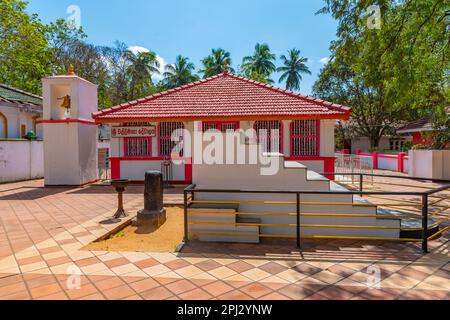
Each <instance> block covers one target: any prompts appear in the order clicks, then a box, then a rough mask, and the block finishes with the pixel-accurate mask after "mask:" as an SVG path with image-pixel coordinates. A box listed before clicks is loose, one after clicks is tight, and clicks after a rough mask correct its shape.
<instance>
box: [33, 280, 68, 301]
mask: <svg viewBox="0 0 450 320" xmlns="http://www.w3.org/2000/svg"><path fill="white" fill-rule="evenodd" d="M30 292H31V297H32V298H33V299H36V298H40V297H44V296H48V295H50V294H54V293H60V292H62V289H61V286H60V285H59V283H57V282H55V283H52V284H48V285H44V286H40V287H35V288H32V289H30Z"/></svg>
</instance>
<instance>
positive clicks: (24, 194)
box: [0, 187, 76, 200]
mask: <svg viewBox="0 0 450 320" xmlns="http://www.w3.org/2000/svg"><path fill="white" fill-rule="evenodd" d="M73 189H76V187H18V188H13V189H8V190H2V191H1V192H2V193H4V192H10V191H14V193H13V194H7V195H3V196H0V200H37V199H41V198H44V197H48V196H53V195H55V194H58V193H64V192H67V191H70V190H73ZM19 190H20V191H19Z"/></svg>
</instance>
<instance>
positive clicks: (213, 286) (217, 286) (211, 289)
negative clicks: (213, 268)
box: [201, 281, 234, 297]
mask: <svg viewBox="0 0 450 320" xmlns="http://www.w3.org/2000/svg"><path fill="white" fill-rule="evenodd" d="M201 288H202V289H203V290H205V291H206V292H208V293H209V294H210V295H211V296H213V297H217V296H221V295H223V294H225V293H227V292H230V291H232V290H234V288H233V287H232V286H230V285H228V284H226V283H225V282H223V281H214V282H212V283H210V284H207V285H205V286H202V287H201Z"/></svg>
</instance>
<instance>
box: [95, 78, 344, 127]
mask: <svg viewBox="0 0 450 320" xmlns="http://www.w3.org/2000/svg"><path fill="white" fill-rule="evenodd" d="M350 112H351V109H350V108H348V107H344V106H341V105H338V104H334V103H331V102H327V101H324V100H320V99H315V98H312V97H308V96H304V95H301V94H297V93H294V92H291V91H287V90H283V89H279V88H276V87H273V86H270V85H266V84H263V83H260V82H256V81H253V80H249V79H246V78H243V77H240V76H236V75H233V74H230V73H221V74H219V75H217V76H214V77H210V78H207V79H204V80H201V81H197V82H194V83H191V84H188V85H184V86H181V87H179V88H175V89H171V90H168V91H165V92H162V93H158V94H155V95H152V96H149V97H146V98H143V99H139V100H136V101H131V102H128V103H124V104H121V105H119V106H116V107H112V108H110V109H106V110H102V111H100V112H96V113H94V114H93V117H94V118H95V119H96V121H97V122H100V123H108V122H131V121H135V122H139V121H172V120H176V121H195V120H211V121H213V120H214V121H218V120H222V121H223V120H245V119H248V120H257V119H348V117H349V115H350Z"/></svg>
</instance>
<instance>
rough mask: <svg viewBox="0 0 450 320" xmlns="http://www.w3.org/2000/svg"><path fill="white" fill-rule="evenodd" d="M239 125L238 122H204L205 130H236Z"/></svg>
mask: <svg viewBox="0 0 450 320" xmlns="http://www.w3.org/2000/svg"><path fill="white" fill-rule="evenodd" d="M238 127H239V123H238V122H203V123H202V129H203V132H206V131H208V130H219V131H221V132H227V131H236V130H237V129H238Z"/></svg>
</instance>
